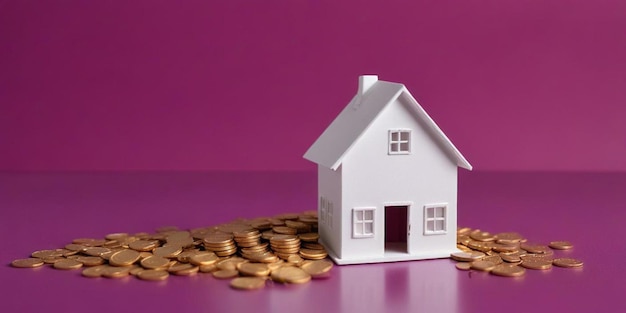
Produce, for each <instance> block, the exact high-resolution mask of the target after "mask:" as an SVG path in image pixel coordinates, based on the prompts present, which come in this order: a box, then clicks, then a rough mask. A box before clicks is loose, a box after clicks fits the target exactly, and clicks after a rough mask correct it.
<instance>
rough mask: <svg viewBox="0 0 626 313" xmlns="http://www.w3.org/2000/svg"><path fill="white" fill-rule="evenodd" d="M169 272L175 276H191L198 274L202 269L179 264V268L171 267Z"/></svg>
mask: <svg viewBox="0 0 626 313" xmlns="http://www.w3.org/2000/svg"><path fill="white" fill-rule="evenodd" d="M167 270H168V271H169V272H171V273H174V274H175V275H179V276H191V275H195V274H197V273H198V271H200V267H198V266H195V265H191V264H178V266H170V267H169V268H168V269H167Z"/></svg>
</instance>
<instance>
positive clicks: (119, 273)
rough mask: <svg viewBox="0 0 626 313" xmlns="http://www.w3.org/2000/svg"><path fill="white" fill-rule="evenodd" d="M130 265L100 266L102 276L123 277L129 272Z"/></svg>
mask: <svg viewBox="0 0 626 313" xmlns="http://www.w3.org/2000/svg"><path fill="white" fill-rule="evenodd" d="M131 269H132V268H131V267H130V266H105V267H103V268H102V276H104V277H107V278H123V277H127V276H128V274H130V270H131Z"/></svg>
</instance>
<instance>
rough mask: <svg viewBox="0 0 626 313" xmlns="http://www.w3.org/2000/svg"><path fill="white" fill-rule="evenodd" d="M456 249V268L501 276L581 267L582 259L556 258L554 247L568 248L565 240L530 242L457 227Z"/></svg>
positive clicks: (569, 247)
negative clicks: (555, 267)
mask: <svg viewBox="0 0 626 313" xmlns="http://www.w3.org/2000/svg"><path fill="white" fill-rule="evenodd" d="M457 248H458V249H459V250H461V251H462V252H457V253H452V254H451V255H450V257H451V258H452V259H454V260H456V261H458V263H456V268H457V269H459V270H465V271H467V270H476V271H483V272H489V273H491V274H493V275H498V276H504V277H518V276H522V275H524V274H525V273H526V269H532V270H547V269H550V268H552V266H553V265H554V266H558V267H563V268H581V267H582V266H583V262H582V261H580V260H578V259H573V258H555V256H554V250H569V249H572V248H573V245H572V244H571V243H570V242H568V241H552V242H550V244H548V245H543V244H535V243H529V242H528V241H527V240H526V238H524V237H523V236H522V235H520V234H518V233H515V232H506V233H498V234H491V233H489V232H486V231H481V230H480V229H471V228H468V227H463V228H459V229H458V230H457Z"/></svg>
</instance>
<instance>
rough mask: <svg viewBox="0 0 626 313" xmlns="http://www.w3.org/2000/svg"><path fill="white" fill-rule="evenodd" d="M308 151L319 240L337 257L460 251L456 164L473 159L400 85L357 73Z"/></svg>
mask: <svg viewBox="0 0 626 313" xmlns="http://www.w3.org/2000/svg"><path fill="white" fill-rule="evenodd" d="M304 158H306V159H308V160H310V161H313V162H315V163H317V165H318V194H319V197H318V201H319V202H318V213H319V214H318V215H319V234H320V240H321V242H322V243H323V244H324V245H325V247H326V249H327V250H328V253H329V255H330V256H331V257H332V259H333V260H334V261H335V262H336V263H337V264H357V263H377V262H394V261H407V260H420V259H432V258H444V257H449V256H450V253H452V252H457V251H458V250H457V249H456V227H457V172H458V169H457V167H458V166H460V167H462V168H465V169H468V170H471V169H472V166H471V165H470V164H469V162H467V160H466V159H465V158H464V157H463V155H461V153H460V152H459V151H458V150H457V148H456V147H455V146H454V145H453V144H452V142H451V141H450V140H449V139H448V137H446V135H445V134H444V133H443V132H442V131H441V129H440V128H439V127H438V126H437V124H435V122H434V121H433V120H432V119H431V118H430V116H428V114H426V112H425V111H424V109H423V108H422V107H421V106H420V105H419V103H417V101H416V100H415V98H413V96H412V95H411V94H410V93H409V91H408V90H407V89H406V87H405V86H404V85H403V84H399V83H392V82H387V81H380V80H378V76H374V75H367V76H361V77H359V88H358V92H357V94H356V95H355V96H354V98H353V99H352V101H350V103H348V105H347V106H346V107H345V108H344V109H343V111H341V113H340V114H339V116H337V118H335V120H334V121H333V122H332V123H331V124H330V126H328V128H327V129H326V130H325V131H324V133H322V135H321V136H320V137H319V138H318V139H317V141H315V143H314V144H313V145H312V146H311V147H310V148H309V150H308V151H307V152H306V154H305V155H304Z"/></svg>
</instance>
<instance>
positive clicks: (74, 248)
mask: <svg viewBox="0 0 626 313" xmlns="http://www.w3.org/2000/svg"><path fill="white" fill-rule="evenodd" d="M85 248H86V247H85V246H83V245H79V244H75V243H70V244H68V245H66V246H65V249H67V250H72V251H82V250H83V249H85Z"/></svg>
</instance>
